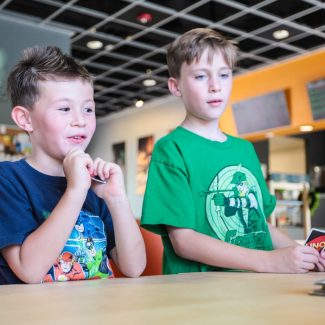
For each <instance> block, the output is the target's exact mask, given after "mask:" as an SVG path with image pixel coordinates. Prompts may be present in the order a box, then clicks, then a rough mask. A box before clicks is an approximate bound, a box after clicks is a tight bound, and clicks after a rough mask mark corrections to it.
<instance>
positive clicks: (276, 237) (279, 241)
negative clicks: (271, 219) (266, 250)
mask: <svg viewBox="0 0 325 325" xmlns="http://www.w3.org/2000/svg"><path fill="white" fill-rule="evenodd" d="M268 227H269V231H270V235H271V238H272V243H273V247H274V248H275V249H277V248H283V247H288V246H293V245H298V244H297V242H296V241H294V240H293V239H291V238H289V237H288V236H286V235H285V234H283V233H282V232H281V231H280V230H279V229H278V228H275V227H274V226H272V225H271V224H269V223H268Z"/></svg>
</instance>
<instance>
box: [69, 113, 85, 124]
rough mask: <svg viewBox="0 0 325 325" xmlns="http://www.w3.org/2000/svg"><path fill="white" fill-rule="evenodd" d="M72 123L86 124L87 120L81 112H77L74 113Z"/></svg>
mask: <svg viewBox="0 0 325 325" xmlns="http://www.w3.org/2000/svg"><path fill="white" fill-rule="evenodd" d="M71 125H73V126H85V125H86V120H85V118H84V116H83V114H81V113H75V114H74V115H73V118H72V121H71Z"/></svg>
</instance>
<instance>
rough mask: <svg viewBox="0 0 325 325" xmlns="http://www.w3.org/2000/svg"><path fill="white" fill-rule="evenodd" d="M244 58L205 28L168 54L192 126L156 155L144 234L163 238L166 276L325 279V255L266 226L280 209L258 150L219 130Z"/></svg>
mask: <svg viewBox="0 0 325 325" xmlns="http://www.w3.org/2000/svg"><path fill="white" fill-rule="evenodd" d="M236 54H237V49H236V47H235V46H234V45H233V44H232V43H231V42H230V41H228V40H226V39H225V38H224V37H223V36H222V35H220V34H219V33H217V32H215V31H213V30H211V29H207V28H197V29H193V30H190V31H188V32H187V33H185V34H183V35H182V36H180V37H179V38H178V39H176V40H175V41H174V42H173V43H172V44H171V45H170V46H169V47H168V50H167V63H168V68H169V73H170V78H169V80H168V86H169V89H170V91H171V93H172V94H173V95H174V96H177V97H180V98H181V100H182V101H183V103H184V106H185V109H186V117H185V119H184V121H183V123H182V124H181V125H180V126H179V127H177V128H176V129H175V130H174V131H173V132H171V133H170V134H168V135H167V136H165V137H163V138H162V139H160V140H159V141H158V142H157V144H156V145H155V148H154V152H153V154H152V158H151V162H150V168H149V175H148V181H147V187H146V193H145V197H144V203H143V212H142V220H141V224H142V226H143V227H145V228H147V229H148V230H151V231H153V232H155V233H158V234H160V235H161V236H162V241H163V245H164V261H163V272H164V273H165V274H174V273H182V272H204V271H215V270H225V269H241V270H250V271H255V272H278V273H302V272H307V271H310V270H314V269H317V270H319V271H324V267H325V254H323V255H322V256H321V255H320V254H319V253H318V252H317V251H316V250H315V249H313V248H311V247H306V246H299V245H297V244H296V242H295V241H293V240H291V239H290V238H288V237H286V236H285V235H283V234H282V233H281V232H280V231H279V230H278V229H276V228H274V227H272V226H271V225H270V224H268V223H267V221H266V218H267V217H268V216H269V215H270V214H271V213H272V211H273V210H274V207H275V203H276V202H275V197H274V196H272V195H270V193H269V191H268V188H267V184H266V182H265V180H264V178H263V175H262V172H261V167H260V163H259V160H258V158H257V156H256V153H255V151H254V149H253V146H252V145H251V144H250V143H249V142H247V141H245V140H242V139H239V138H236V137H233V136H230V135H228V134H225V133H223V132H222V131H221V130H220V127H219V120H220V117H221V116H222V114H223V112H224V111H225V109H226V107H227V104H228V99H229V96H230V93H231V89H232V69H233V67H234V65H235V61H236Z"/></svg>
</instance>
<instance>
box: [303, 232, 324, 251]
mask: <svg viewBox="0 0 325 325" xmlns="http://www.w3.org/2000/svg"><path fill="white" fill-rule="evenodd" d="M305 245H307V246H311V247H314V248H316V249H317V250H318V251H319V252H320V251H322V250H323V249H324V247H325V230H322V229H317V228H312V229H311V230H310V233H309V235H308V236H307V239H306V241H305Z"/></svg>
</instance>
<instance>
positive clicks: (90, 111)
mask: <svg viewBox="0 0 325 325" xmlns="http://www.w3.org/2000/svg"><path fill="white" fill-rule="evenodd" d="M93 111H94V109H93V108H91V107H85V108H84V112H85V113H92V112H93Z"/></svg>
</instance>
